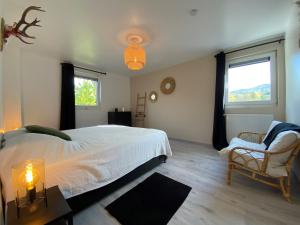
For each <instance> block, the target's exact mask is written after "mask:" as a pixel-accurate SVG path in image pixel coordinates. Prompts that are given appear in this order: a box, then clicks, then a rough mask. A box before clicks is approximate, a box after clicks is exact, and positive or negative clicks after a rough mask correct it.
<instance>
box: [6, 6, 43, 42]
mask: <svg viewBox="0 0 300 225" xmlns="http://www.w3.org/2000/svg"><path fill="white" fill-rule="evenodd" d="M32 10H35V11H40V12H45V11H44V10H42V9H41V7H37V6H30V7H28V8H27V9H25V11H24V12H23V14H22V17H21V19H20V20H19V22H17V23H14V24H13V26H5V32H4V41H5V42H6V39H7V38H9V37H10V36H15V37H17V38H19V39H20V41H22V42H24V43H26V44H33V43H31V42H28V41H26V40H24V39H23V38H30V39H35V37H34V36H30V35H29V34H27V33H26V32H27V30H28V28H30V27H41V25H39V24H38V23H39V22H40V20H38V19H37V18H35V20H34V21H32V22H30V23H28V22H26V16H27V14H28V13H29V12H30V11H32ZM23 25H24V27H23V28H21V27H22V26H23Z"/></svg>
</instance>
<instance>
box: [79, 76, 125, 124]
mask: <svg viewBox="0 0 300 225" xmlns="http://www.w3.org/2000/svg"><path fill="white" fill-rule="evenodd" d="M100 81H101V103H100V106H99V108H97V109H94V110H93V109H89V110H84V109H81V110H76V126H77V127H85V126H93V125H97V124H106V123H107V112H108V111H113V110H114V108H119V109H120V108H122V107H125V109H126V110H130V79H129V78H128V77H125V76H118V75H114V74H108V76H101V77H100Z"/></svg>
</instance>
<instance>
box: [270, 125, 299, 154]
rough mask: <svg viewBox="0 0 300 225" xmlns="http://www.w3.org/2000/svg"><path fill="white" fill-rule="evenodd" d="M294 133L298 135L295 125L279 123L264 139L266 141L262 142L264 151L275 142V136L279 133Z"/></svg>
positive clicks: (297, 128)
mask: <svg viewBox="0 0 300 225" xmlns="http://www.w3.org/2000/svg"><path fill="white" fill-rule="evenodd" d="M289 130H290V131H296V132H298V133H300V127H299V126H297V125H295V124H291V123H280V124H278V125H276V126H275V127H274V128H273V129H272V130H271V131H270V133H269V134H268V136H267V137H266V139H265V140H264V144H265V145H266V146H267V147H266V149H268V148H269V147H270V145H271V143H272V142H273V141H274V140H275V138H276V137H277V135H278V134H279V133H281V132H284V131H289Z"/></svg>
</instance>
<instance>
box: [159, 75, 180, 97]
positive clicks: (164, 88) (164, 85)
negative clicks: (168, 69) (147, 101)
mask: <svg viewBox="0 0 300 225" xmlns="http://www.w3.org/2000/svg"><path fill="white" fill-rule="evenodd" d="M175 87H176V82H175V80H174V78H172V77H167V78H165V79H164V80H163V81H162V82H161V85H160V90H161V92H162V93H164V94H166V95H169V94H172V93H173V91H174V90H175Z"/></svg>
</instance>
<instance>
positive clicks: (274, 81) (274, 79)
mask: <svg viewBox="0 0 300 225" xmlns="http://www.w3.org/2000/svg"><path fill="white" fill-rule="evenodd" d="M268 57H269V58H270V65H271V68H270V69H271V100H268V101H243V102H229V101H228V96H229V93H228V71H229V67H230V65H232V64H239V63H243V62H244V63H246V62H249V61H254V60H260V59H263V58H268ZM224 86H225V87H224V92H225V93H224V104H225V107H227V108H235V107H255V106H258V107H259V106H269V105H273V104H276V103H277V102H278V99H277V57H276V51H270V52H267V53H263V54H254V55H251V56H242V57H239V58H234V59H230V60H228V61H227V60H226V67H225V84H224Z"/></svg>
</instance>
